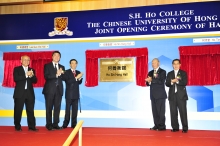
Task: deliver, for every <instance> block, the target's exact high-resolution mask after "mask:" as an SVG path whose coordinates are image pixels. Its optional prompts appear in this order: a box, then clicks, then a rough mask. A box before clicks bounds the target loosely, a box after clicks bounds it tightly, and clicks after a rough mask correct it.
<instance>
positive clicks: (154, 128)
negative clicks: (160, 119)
mask: <svg viewBox="0 0 220 146" xmlns="http://www.w3.org/2000/svg"><path fill="white" fill-rule="evenodd" d="M157 129H158V128H157V127H156V126H154V127H152V128H150V130H157Z"/></svg>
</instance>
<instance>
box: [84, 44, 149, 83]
mask: <svg viewBox="0 0 220 146" xmlns="http://www.w3.org/2000/svg"><path fill="white" fill-rule="evenodd" d="M112 57H137V59H136V84H137V85H139V86H146V82H145V78H146V77H147V72H148V50H147V48H129V49H110V50H109V49H108V50H87V51H86V81H85V85H86V86H87V87H93V86H97V85H98V58H112Z"/></svg>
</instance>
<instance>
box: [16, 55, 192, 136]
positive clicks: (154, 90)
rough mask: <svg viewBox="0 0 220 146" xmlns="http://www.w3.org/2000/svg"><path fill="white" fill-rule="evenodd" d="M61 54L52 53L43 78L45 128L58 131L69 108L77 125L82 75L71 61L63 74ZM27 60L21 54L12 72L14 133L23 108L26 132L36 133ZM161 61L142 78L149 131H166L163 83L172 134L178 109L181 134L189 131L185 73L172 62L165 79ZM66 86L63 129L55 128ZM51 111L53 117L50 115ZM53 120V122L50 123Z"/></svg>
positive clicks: (32, 75)
mask: <svg viewBox="0 0 220 146" xmlns="http://www.w3.org/2000/svg"><path fill="white" fill-rule="evenodd" d="M60 58H61V54H60V52H59V51H54V52H53V53H52V62H50V63H47V64H45V65H44V78H45V80H46V82H45V85H44V88H43V92H42V93H43V94H44V97H45V105H46V128H47V129H48V130H49V131H51V130H60V129H64V128H67V126H68V124H69V122H70V108H71V106H72V115H71V117H72V118H71V127H72V128H74V127H75V126H76V124H77V113H78V100H79V85H80V84H81V83H82V76H83V73H81V72H80V71H78V70H76V67H77V64H78V62H77V60H75V59H71V60H70V62H69V63H70V69H68V70H66V71H65V67H64V66H63V65H61V64H59V61H60ZM29 63H30V57H29V56H27V55H24V56H22V57H21V64H22V65H21V66H18V67H15V68H14V71H13V77H14V81H15V83H16V86H15V90H14V95H13V98H14V125H15V130H16V131H22V129H21V124H20V122H21V115H22V110H23V107H24V105H25V107H26V113H27V123H28V127H29V131H38V129H37V128H36V120H35V116H34V103H35V95H34V90H33V84H34V83H36V82H37V77H36V75H35V70H34V69H33V68H30V67H29ZM159 65H160V62H159V60H158V59H157V58H155V59H153V60H152V67H153V70H152V71H150V72H149V73H148V77H147V78H146V79H145V81H146V84H147V85H148V86H150V99H151V106H152V113H153V119H154V127H152V128H150V129H151V130H158V131H163V130H166V125H165V103H166V98H167V94H166V91H165V84H166V86H167V87H169V93H168V100H169V105H170V115H171V126H172V130H171V131H172V132H177V131H179V123H178V110H179V113H180V118H181V123H182V132H183V133H187V132H188V121H187V109H186V101H187V100H188V96H187V92H186V85H187V74H186V72H185V71H183V70H181V69H180V66H181V62H180V60H179V59H174V60H173V61H172V65H173V69H174V70H173V71H171V72H169V73H168V74H167V77H166V71H165V70H163V69H162V68H160V67H159ZM62 81H65V83H66V91H65V98H66V109H65V117H64V122H63V126H62V127H60V126H59V125H58V123H59V122H60V121H59V116H60V107H61V99H62V96H63V83H62ZM52 110H53V116H52ZM52 117H53V120H52Z"/></svg>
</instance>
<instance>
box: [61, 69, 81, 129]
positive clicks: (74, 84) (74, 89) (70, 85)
mask: <svg viewBox="0 0 220 146" xmlns="http://www.w3.org/2000/svg"><path fill="white" fill-rule="evenodd" d="M75 72H76V74H75V76H74V74H73V72H72V70H71V69H69V70H67V71H66V72H65V74H64V77H63V80H65V83H66V91H65V97H66V110H65V118H64V121H63V127H67V126H68V124H69V121H70V107H71V106H72V115H71V117H72V118H71V127H73V128H74V127H75V126H76V124H77V113H78V100H79V97H80V95H79V85H80V84H81V83H82V79H80V80H76V78H75V77H76V76H77V75H78V74H80V71H78V70H75Z"/></svg>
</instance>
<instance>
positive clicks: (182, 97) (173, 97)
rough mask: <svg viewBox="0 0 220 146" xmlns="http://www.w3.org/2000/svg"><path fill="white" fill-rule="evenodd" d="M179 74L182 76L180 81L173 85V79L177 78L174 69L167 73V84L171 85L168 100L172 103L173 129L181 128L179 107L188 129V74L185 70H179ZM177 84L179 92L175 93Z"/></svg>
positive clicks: (184, 124)
mask: <svg viewBox="0 0 220 146" xmlns="http://www.w3.org/2000/svg"><path fill="white" fill-rule="evenodd" d="M177 76H179V77H180V79H179V83H176V84H173V85H171V79H175V73H174V71H171V72H169V73H168V74H167V79H166V86H167V87H170V89H169V94H168V100H169V103H170V115H171V126H172V128H173V129H179V123H178V109H179V113H180V118H181V122H182V126H183V130H188V121H187V109H186V100H188V95H187V92H186V85H187V74H186V72H185V71H183V70H179V71H178V73H177ZM175 85H176V87H177V92H176V93H175V88H176V87H175Z"/></svg>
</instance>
